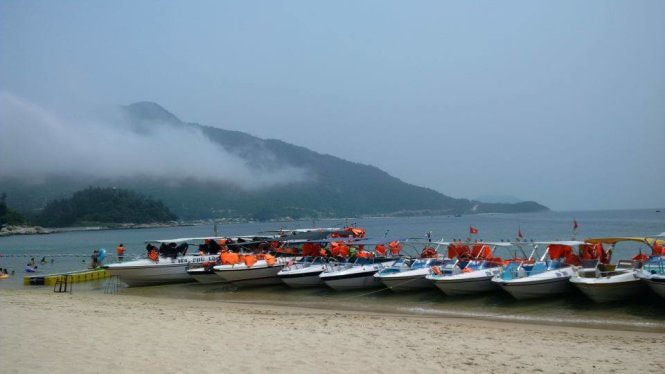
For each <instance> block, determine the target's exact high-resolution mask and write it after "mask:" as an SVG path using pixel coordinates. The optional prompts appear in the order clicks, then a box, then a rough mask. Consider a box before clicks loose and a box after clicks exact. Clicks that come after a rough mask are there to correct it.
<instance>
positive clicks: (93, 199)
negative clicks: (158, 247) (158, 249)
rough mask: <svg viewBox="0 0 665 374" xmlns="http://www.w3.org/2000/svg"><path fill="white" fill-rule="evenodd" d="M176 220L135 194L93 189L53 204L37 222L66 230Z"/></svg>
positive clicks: (167, 212)
mask: <svg viewBox="0 0 665 374" xmlns="http://www.w3.org/2000/svg"><path fill="white" fill-rule="evenodd" d="M176 218H177V217H176V216H175V215H174V214H173V213H171V211H169V209H168V208H167V207H165V206H164V205H163V204H162V203H161V202H159V201H155V200H153V199H149V198H147V197H145V196H142V195H140V194H137V193H135V192H132V191H129V190H123V189H116V188H93V187H89V188H86V189H85V190H82V191H78V192H76V193H74V195H73V196H72V197H71V198H69V199H62V200H53V201H51V202H50V203H48V204H47V205H46V207H45V208H44V209H43V210H42V211H41V212H40V213H39V215H37V216H36V217H35V222H36V223H37V224H39V225H42V226H48V227H65V226H88V225H95V224H109V223H127V222H132V223H154V222H167V221H173V220H175V219H176Z"/></svg>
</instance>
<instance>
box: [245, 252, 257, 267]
mask: <svg viewBox="0 0 665 374" xmlns="http://www.w3.org/2000/svg"><path fill="white" fill-rule="evenodd" d="M243 261H244V262H245V265H247V267H248V268H250V267H252V266H253V265H254V264H256V261H258V259H257V258H256V256H255V255H245V257H244V258H243Z"/></svg>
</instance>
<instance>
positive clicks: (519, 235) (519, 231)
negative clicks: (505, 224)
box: [517, 227, 524, 239]
mask: <svg viewBox="0 0 665 374" xmlns="http://www.w3.org/2000/svg"><path fill="white" fill-rule="evenodd" d="M517 238H518V239H524V235H522V228H521V227H520V228H519V229H517Z"/></svg>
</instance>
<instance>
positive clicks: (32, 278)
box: [23, 269, 110, 286]
mask: <svg viewBox="0 0 665 374" xmlns="http://www.w3.org/2000/svg"><path fill="white" fill-rule="evenodd" d="M109 276H110V274H109V272H107V271H106V270H104V269H92V270H79V271H72V272H68V273H61V274H48V275H28V276H25V277H23V284H24V285H34V286H53V285H55V283H56V282H57V281H65V280H66V281H67V282H68V283H81V282H89V281H93V280H98V279H104V278H108V277H109Z"/></svg>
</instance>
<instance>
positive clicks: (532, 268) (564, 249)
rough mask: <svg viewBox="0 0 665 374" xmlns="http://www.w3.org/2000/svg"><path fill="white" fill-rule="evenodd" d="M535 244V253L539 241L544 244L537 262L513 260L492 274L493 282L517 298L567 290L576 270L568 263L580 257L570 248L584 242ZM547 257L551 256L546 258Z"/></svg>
mask: <svg viewBox="0 0 665 374" xmlns="http://www.w3.org/2000/svg"><path fill="white" fill-rule="evenodd" d="M535 244H536V246H535V247H534V252H535V249H536V248H537V245H538V244H547V249H546V250H545V253H544V254H543V256H542V257H541V259H540V261H536V262H532V263H529V262H520V263H516V262H512V263H510V264H509V265H508V266H506V268H505V269H503V270H502V271H501V273H500V274H498V275H496V276H494V277H493V278H492V282H494V283H495V284H497V285H499V286H500V287H501V288H502V289H503V290H504V291H506V292H508V293H509V294H510V295H512V296H513V297H514V298H516V299H518V300H522V299H534V298H539V297H550V296H553V295H560V294H564V293H566V292H568V291H570V289H571V284H570V278H571V277H572V276H573V275H574V273H575V268H574V267H573V265H571V264H570V263H579V258H578V257H577V256H576V255H575V254H574V253H573V247H574V246H580V245H583V244H584V242H579V241H564V242H537V243H535ZM548 256H549V257H550V258H549V259H548V260H547V259H546V257H548ZM567 261H568V262H567ZM569 262H570V263H569Z"/></svg>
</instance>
